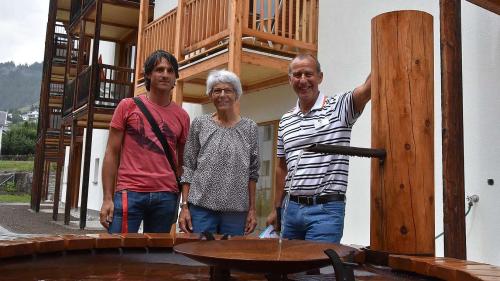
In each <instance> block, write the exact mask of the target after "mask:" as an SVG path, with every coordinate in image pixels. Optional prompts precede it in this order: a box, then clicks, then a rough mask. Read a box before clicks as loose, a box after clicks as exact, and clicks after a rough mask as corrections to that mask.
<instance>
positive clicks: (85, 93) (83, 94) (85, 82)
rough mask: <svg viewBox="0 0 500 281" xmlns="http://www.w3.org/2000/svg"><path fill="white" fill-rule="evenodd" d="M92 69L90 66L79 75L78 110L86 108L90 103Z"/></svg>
mask: <svg viewBox="0 0 500 281" xmlns="http://www.w3.org/2000/svg"><path fill="white" fill-rule="evenodd" d="M92 68H93V67H92V65H90V66H88V67H87V68H86V69H85V70H84V71H82V73H80V74H78V83H77V95H76V96H77V100H76V108H80V107H82V106H84V105H85V104H86V103H87V101H88V97H89V91H90V82H91V81H92ZM76 108H75V109H76Z"/></svg>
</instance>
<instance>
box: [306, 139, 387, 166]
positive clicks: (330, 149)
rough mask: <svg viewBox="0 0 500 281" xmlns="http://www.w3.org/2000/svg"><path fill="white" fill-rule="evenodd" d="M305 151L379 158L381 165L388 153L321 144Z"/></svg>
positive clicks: (377, 149) (375, 149) (378, 150)
mask: <svg viewBox="0 0 500 281" xmlns="http://www.w3.org/2000/svg"><path fill="white" fill-rule="evenodd" d="M305 151H308V152H317V153H325V154H340V155H347V156H358V157H369V158H378V159H379V161H380V164H383V163H384V160H385V156H386V154H387V152H386V151H385V149H379V148H362V147H354V146H345V145H333V144H319V143H314V144H311V146H309V147H307V148H306V149H305Z"/></svg>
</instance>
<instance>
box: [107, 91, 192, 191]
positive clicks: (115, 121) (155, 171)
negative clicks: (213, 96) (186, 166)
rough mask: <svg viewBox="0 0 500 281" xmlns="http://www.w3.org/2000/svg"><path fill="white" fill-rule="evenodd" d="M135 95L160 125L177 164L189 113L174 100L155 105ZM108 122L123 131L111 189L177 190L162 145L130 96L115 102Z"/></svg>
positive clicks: (182, 149) (186, 133)
mask: <svg viewBox="0 0 500 281" xmlns="http://www.w3.org/2000/svg"><path fill="white" fill-rule="evenodd" d="M139 97H140V99H141V100H142V101H143V103H144V105H145V106H146V108H147V109H148V110H149V111H150V112H151V115H152V116H153V118H154V119H155V121H156V123H157V124H158V127H160V130H161V132H162V134H163V136H164V137H165V139H166V140H167V142H168V144H169V146H170V149H171V150H170V151H171V153H173V157H174V161H175V162H176V163H175V165H176V166H178V163H177V161H178V159H179V157H180V159H182V154H183V152H184V145H185V143H186V139H187V135H188V131H189V115H188V114H187V113H186V111H185V110H184V109H182V108H181V107H180V106H178V105H177V104H175V103H174V102H171V103H170V104H169V105H168V106H159V105H156V104H154V103H152V102H150V101H149V100H148V99H147V98H146V96H145V95H141V96H139ZM110 126H111V127H113V128H115V129H118V130H122V131H124V137H123V143H122V149H121V155H120V166H119V168H118V175H117V179H116V188H115V191H120V190H124V189H127V190H131V191H136V192H159V191H169V192H178V187H177V182H176V180H175V175H174V173H173V171H172V168H171V167H170V164H169V163H168V160H167V157H165V153H164V152H163V147H162V145H161V143H160V141H159V140H158V138H157V137H156V135H155V133H154V132H153V130H152V129H151V125H149V122H148V119H147V118H146V117H145V116H144V115H143V114H142V112H141V110H140V109H139V107H137V105H136V104H135V103H134V100H133V99H132V98H126V99H123V100H122V101H121V102H120V103H119V104H118V106H117V107H116V110H115V112H114V114H113V118H112V119H111V124H110ZM172 148H173V149H172ZM179 176H180V175H179Z"/></svg>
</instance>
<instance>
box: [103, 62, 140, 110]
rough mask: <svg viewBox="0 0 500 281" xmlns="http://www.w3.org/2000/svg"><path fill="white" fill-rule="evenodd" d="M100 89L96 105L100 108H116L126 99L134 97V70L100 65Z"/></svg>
mask: <svg viewBox="0 0 500 281" xmlns="http://www.w3.org/2000/svg"><path fill="white" fill-rule="evenodd" d="M98 68H99V89H98V91H97V92H96V96H95V104H96V106H99V107H112V108H114V107H116V106H117V105H118V103H119V102H120V101H121V100H122V99H124V98H129V97H132V96H133V95H134V69H130V68H125V67H118V66H113V65H106V64H100V65H98Z"/></svg>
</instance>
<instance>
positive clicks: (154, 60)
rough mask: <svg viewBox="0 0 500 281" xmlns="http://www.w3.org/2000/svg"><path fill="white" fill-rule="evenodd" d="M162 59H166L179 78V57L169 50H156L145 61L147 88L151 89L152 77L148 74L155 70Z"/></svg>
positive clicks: (145, 82)
mask: <svg viewBox="0 0 500 281" xmlns="http://www.w3.org/2000/svg"><path fill="white" fill-rule="evenodd" d="M161 59H166V60H167V61H168V62H169V63H170V65H171V66H172V68H173V69H174V72H175V78H179V64H178V63H177V59H176V58H175V57H174V55H172V54H171V53H169V52H166V51H164V50H156V51H154V52H153V53H152V54H151V55H149V57H148V58H147V59H146V61H145V62H144V84H145V85H146V90H148V91H149V89H150V86H151V79H149V78H148V77H147V76H148V75H150V74H151V73H152V72H153V69H154V68H155V66H156V65H157V64H158V63H159V62H160V61H161Z"/></svg>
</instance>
